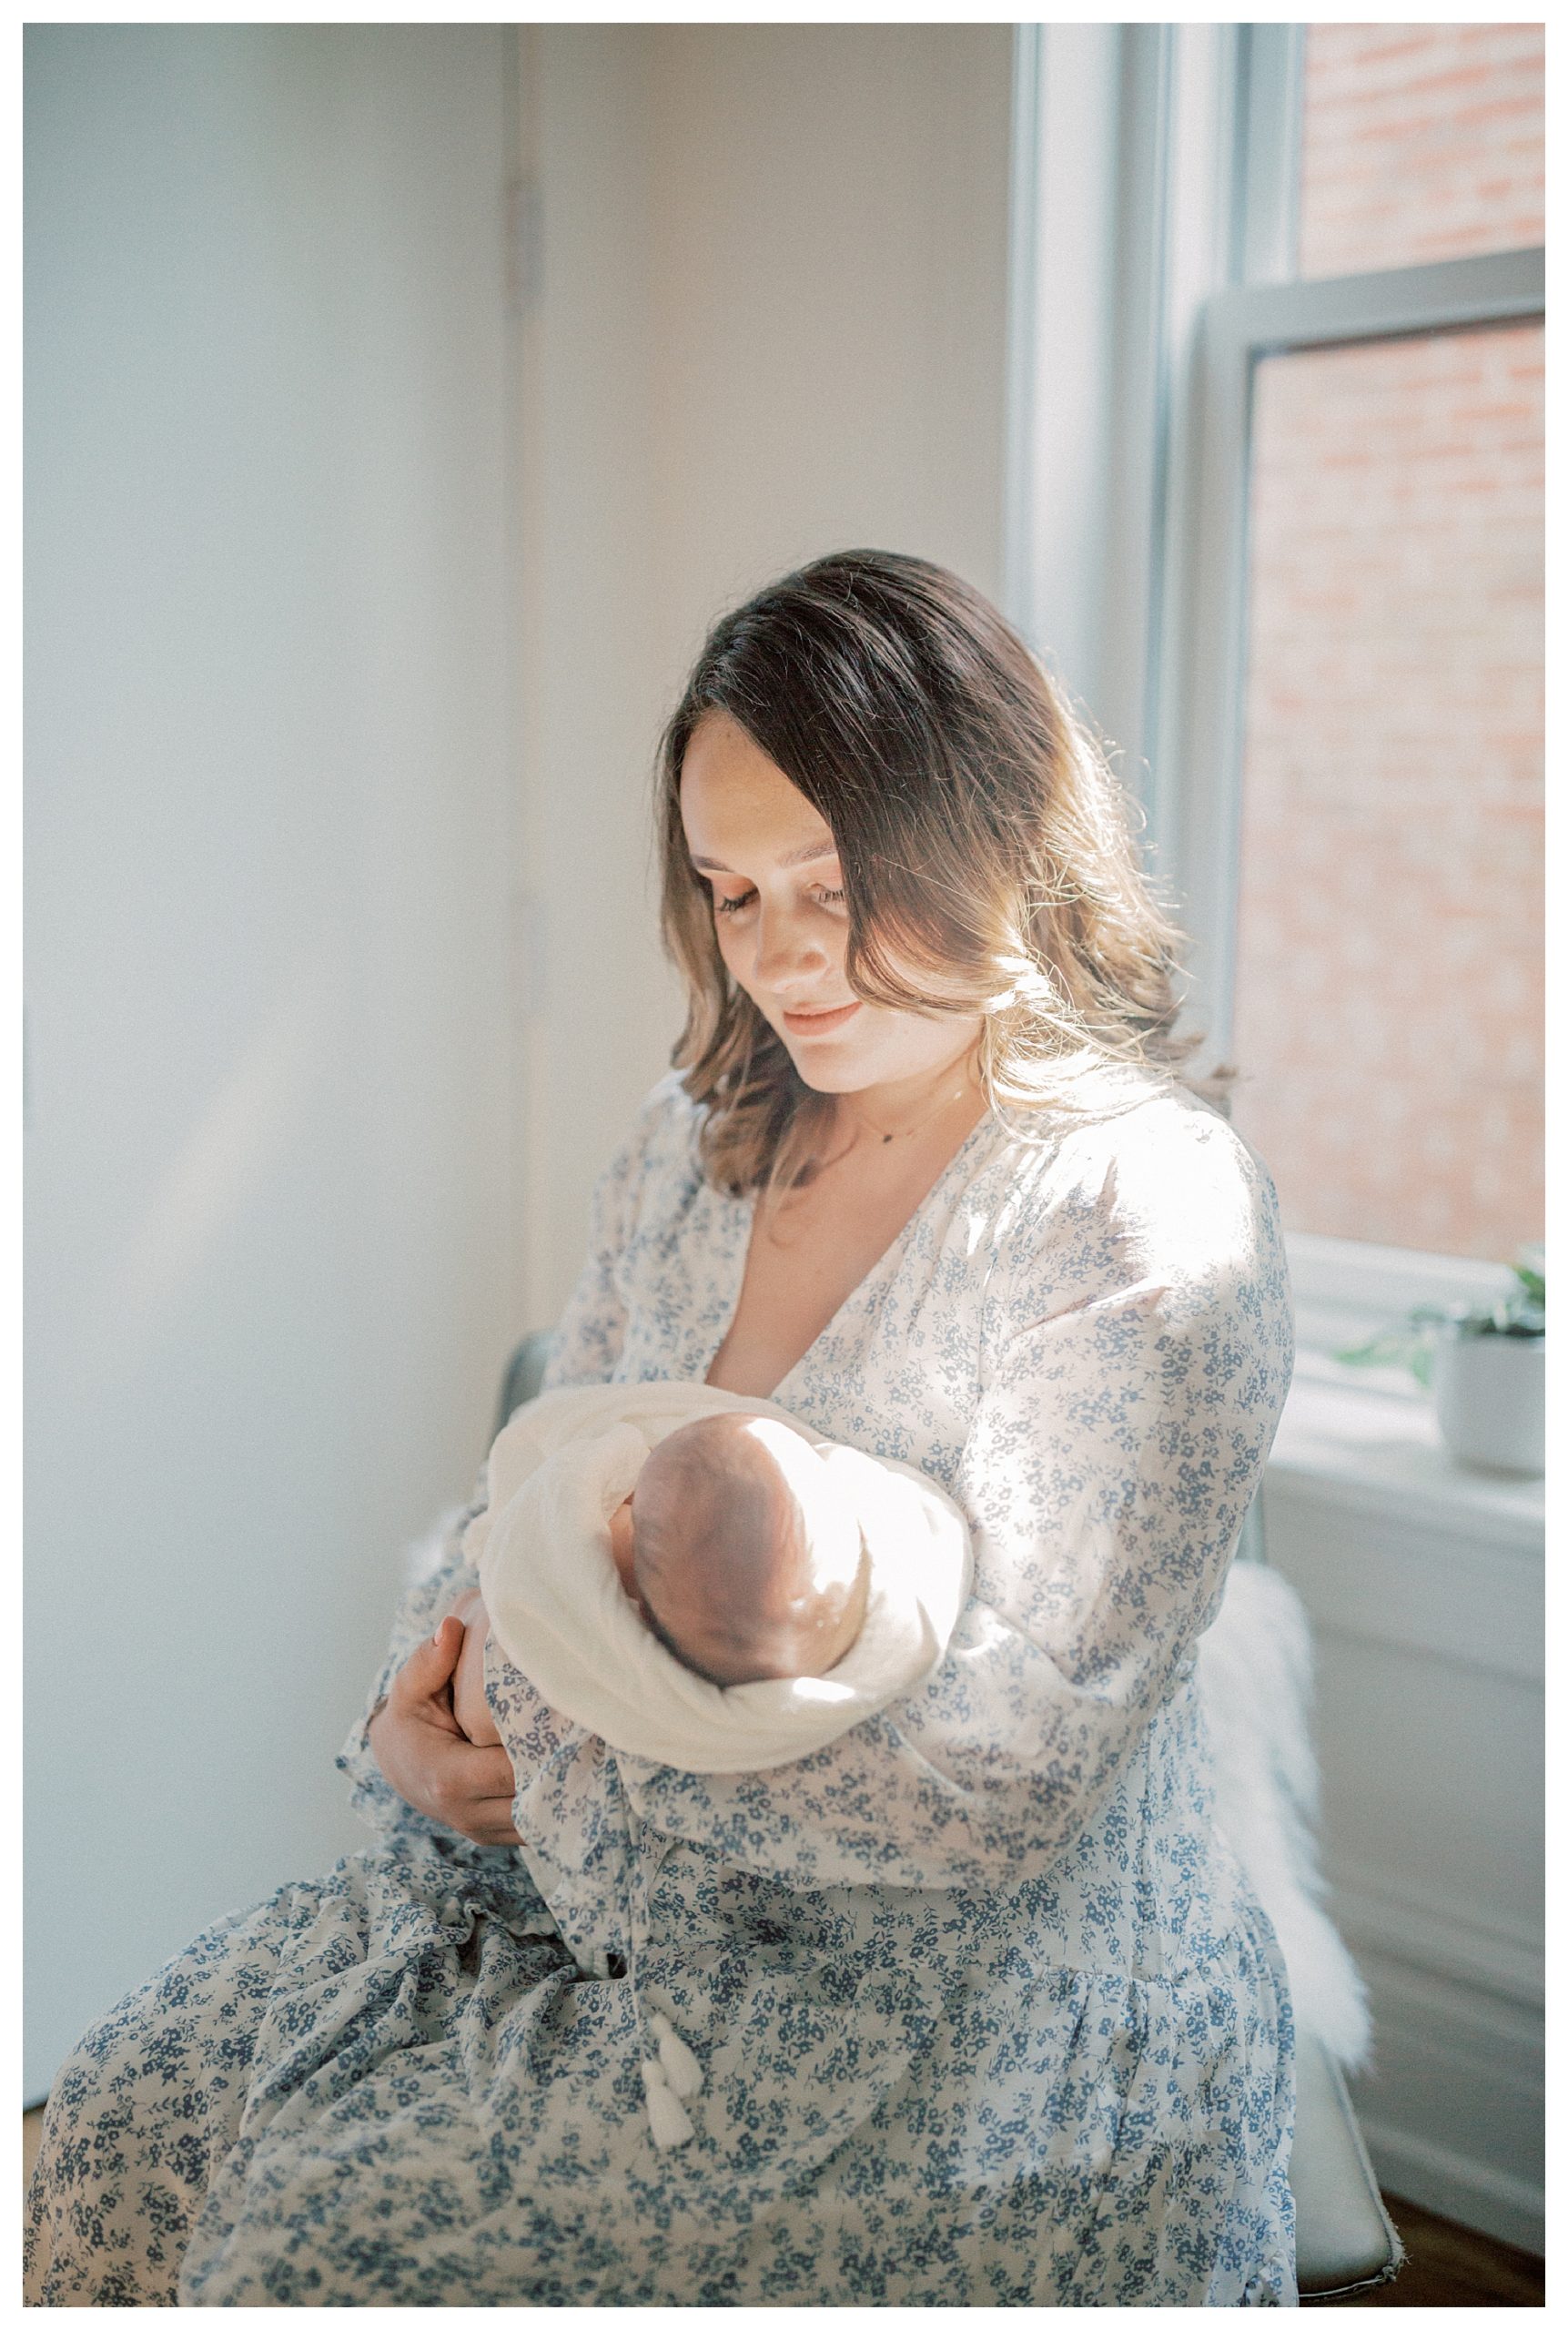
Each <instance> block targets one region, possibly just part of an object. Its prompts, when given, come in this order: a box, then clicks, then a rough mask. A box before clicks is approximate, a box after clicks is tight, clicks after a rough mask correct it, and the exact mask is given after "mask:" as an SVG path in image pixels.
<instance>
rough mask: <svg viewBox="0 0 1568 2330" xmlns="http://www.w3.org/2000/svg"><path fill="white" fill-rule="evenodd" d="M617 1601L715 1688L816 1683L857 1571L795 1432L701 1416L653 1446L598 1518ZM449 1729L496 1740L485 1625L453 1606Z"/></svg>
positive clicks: (851, 1534) (821, 1477)
mask: <svg viewBox="0 0 1568 2330" xmlns="http://www.w3.org/2000/svg"><path fill="white" fill-rule="evenodd" d="M609 1527H610V1550H611V1554H612V1557H613V1559H614V1563H615V1567H616V1570H617V1572H618V1574H619V1575H620V1579H621V1583H622V1587H623V1588H624V1590H625V1593H626V1594H627V1596H629V1598H630V1599H631V1601H632V1604H633V1605H634V1606H635V1607H636V1608H637V1610H638V1612H639V1615H640V1616H642V1621H643V1623H644V1624H645V1625H646V1626H648V1627H649V1628H650V1629H651V1631H652V1633H653V1634H654V1635H656V1636H657V1637H658V1639H659V1640H660V1641H661V1642H662V1643H663V1645H664V1646H665V1648H666V1649H667V1650H669V1651H670V1652H672V1653H673V1656H675V1657H676V1658H678V1659H680V1661H681V1662H682V1664H683V1666H688V1667H690V1668H691V1670H692V1672H693V1674H696V1675H700V1676H703V1677H705V1678H706V1679H707V1680H708V1681H709V1682H711V1683H716V1684H719V1685H721V1686H723V1687H725V1688H729V1687H733V1686H735V1685H737V1684H742V1683H760V1682H767V1681H773V1680H777V1679H779V1678H782V1677H790V1676H821V1675H826V1674H828V1673H829V1672H830V1671H831V1670H832V1669H833V1668H834V1667H835V1666H837V1665H838V1663H839V1661H840V1660H841V1659H842V1658H843V1657H844V1656H845V1653H846V1652H847V1651H848V1650H849V1648H850V1646H851V1645H852V1644H853V1643H854V1642H855V1638H856V1637H857V1636H858V1635H859V1633H860V1629H861V1626H862V1625H863V1623H864V1621H865V1610H866V1598H867V1591H868V1579H869V1561H868V1557H867V1554H866V1547H865V1537H864V1535H863V1533H862V1530H861V1527H860V1524H859V1521H858V1519H857V1517H856V1515H855V1512H854V1510H853V1507H852V1505H851V1503H850V1500H849V1498H848V1497H847V1496H846V1494H845V1491H844V1489H843V1488H842V1486H841V1485H840V1484H839V1483H837V1482H836V1481H835V1479H834V1478H833V1476H832V1475H831V1474H830V1473H829V1472H828V1469H827V1467H826V1466H825V1464H824V1462H823V1459H822V1457H821V1456H819V1455H818V1454H817V1453H816V1451H815V1449H814V1447H813V1446H812V1444H811V1442H810V1440H809V1438H808V1437H807V1435H806V1434H805V1433H804V1432H802V1431H801V1430H800V1429H799V1428H798V1427H797V1426H795V1425H794V1424H790V1423H782V1422H779V1421H776V1420H775V1419H774V1418H773V1417H771V1416H765V1415H755V1414H747V1413H719V1414H713V1415H704V1416H699V1417H698V1418H696V1419H695V1421H694V1422H693V1423H687V1424H683V1425H681V1426H680V1428H679V1429H678V1430H676V1431H674V1432H672V1433H669V1434H667V1436H666V1437H665V1438H664V1439H663V1440H661V1441H660V1442H659V1443H658V1444H657V1446H656V1447H654V1448H653V1449H652V1451H651V1453H650V1454H649V1455H648V1458H647V1460H646V1462H645V1463H644V1464H643V1465H642V1470H641V1472H640V1473H639V1474H638V1475H637V1479H636V1483H635V1484H634V1486H633V1489H632V1494H631V1495H630V1496H628V1497H626V1498H624V1499H623V1500H622V1503H621V1504H619V1505H618V1506H617V1507H616V1509H615V1511H614V1512H613V1513H612V1514H611V1515H610V1522H609ZM456 1615H457V1616H459V1617H460V1618H461V1619H462V1620H463V1624H464V1627H465V1634H464V1639H463V1646H462V1652H461V1655H460V1658H459V1661H458V1666H457V1672H456V1675H455V1676H454V1678H453V1686H452V1704H453V1712H454V1714H455V1715H456V1717H457V1719H458V1722H459V1723H460V1725H461V1727H462V1728H463V1730H464V1731H465V1732H466V1733H467V1734H468V1736H469V1737H470V1739H471V1740H473V1741H474V1742H475V1743H476V1745H479V1746H485V1747H488V1746H491V1745H493V1744H494V1743H495V1741H496V1740H497V1738H498V1737H499V1735H498V1733H497V1731H496V1728H495V1726H494V1724H493V1722H492V1721H491V1715H490V1709H489V1707H487V1705H486V1703H485V1696H484V1646H485V1638H486V1636H487V1634H488V1632H489V1619H488V1615H487V1613H486V1611H485V1607H484V1602H483V1597H482V1596H481V1595H479V1594H477V1593H475V1594H470V1595H467V1596H464V1598H463V1600H462V1601H461V1602H460V1603H459V1604H458V1606H457V1612H456Z"/></svg>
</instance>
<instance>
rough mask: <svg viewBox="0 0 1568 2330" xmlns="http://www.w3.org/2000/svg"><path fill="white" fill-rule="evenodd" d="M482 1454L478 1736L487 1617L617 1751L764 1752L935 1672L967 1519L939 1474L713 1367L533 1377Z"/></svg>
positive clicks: (839, 1726) (466, 1704)
mask: <svg viewBox="0 0 1568 2330" xmlns="http://www.w3.org/2000/svg"><path fill="white" fill-rule="evenodd" d="M488 1475H489V1478H488V1488H489V1496H488V1503H487V1505H486V1508H485V1510H484V1511H483V1512H481V1514H478V1515H477V1516H476V1517H475V1519H474V1520H473V1521H472V1522H471V1523H470V1526H469V1530H468V1533H467V1536H466V1538H465V1541H464V1553H465V1555H466V1558H467V1559H468V1561H469V1562H470V1565H472V1567H473V1568H474V1569H475V1570H476V1571H477V1572H478V1575H479V1579H480V1586H481V1592H480V1593H479V1594H478V1595H470V1596H467V1597H465V1599H464V1600H463V1601H462V1602H461V1603H460V1604H459V1605H458V1608H457V1615H458V1616H460V1617H461V1618H462V1619H463V1620H464V1623H465V1626H466V1628H467V1632H466V1635H465V1639H464V1643H463V1648H462V1654H461V1656H460V1661H459V1666H458V1671H457V1675H456V1677H455V1678H454V1693H453V1698H454V1712H455V1714H456V1717H457V1720H458V1721H459V1723H460V1725H461V1726H462V1727H463V1729H464V1730H465V1731H466V1732H467V1733H468V1734H469V1736H470V1738H473V1739H475V1740H476V1741H478V1742H480V1743H481V1744H484V1745H489V1744H491V1743H493V1741H494V1740H495V1738H496V1736H497V1735H496V1731H495V1727H494V1726H493V1724H492V1722H491V1717H490V1712H489V1709H488V1707H487V1706H486V1704H485V1697H484V1656H485V1640H486V1635H487V1630H488V1631H489V1632H492V1633H493V1634H494V1636H495V1638H496V1642H497V1645H498V1646H499V1648H500V1649H501V1650H502V1651H504V1653H505V1655H506V1657H507V1659H508V1660H509V1661H510V1662H511V1665H512V1666H514V1667H515V1668H516V1669H517V1670H518V1671H519V1672H520V1673H521V1675H522V1676H523V1677H525V1678H526V1679H527V1680H528V1682H529V1683H531V1685H532V1687H534V1688H535V1689H536V1690H537V1691H538V1692H539V1694H540V1696H541V1697H542V1698H543V1699H544V1700H545V1701H546V1703H547V1704H548V1705H549V1706H551V1707H554V1708H555V1709H556V1710H557V1712H558V1713H560V1714H562V1715H565V1716H567V1717H570V1718H571V1719H572V1720H573V1721H574V1722H577V1723H580V1724H582V1726H583V1727H585V1728H586V1729H588V1730H590V1731H592V1732H593V1733H595V1734H596V1735H597V1736H598V1737H601V1738H602V1739H603V1740H605V1741H606V1742H607V1743H608V1744H609V1746H610V1747H613V1748H615V1749H616V1750H618V1751H620V1752H622V1753H624V1754H631V1755H633V1756H639V1757H642V1758H647V1759H649V1760H652V1761H653V1762H658V1763H663V1764H668V1765H672V1766H673V1767H674V1768H676V1769H678V1770H685V1771H693V1772H702V1771H708V1772H719V1771H729V1772H741V1771H761V1770H766V1769H769V1768H773V1767H774V1766H777V1765H779V1764H782V1763H787V1762H792V1761H794V1759H795V1758H798V1757H800V1756H804V1755H808V1754H810V1753H811V1752H812V1751H813V1749H814V1748H816V1747H822V1746H824V1745H825V1744H826V1743H827V1742H828V1741H829V1740H831V1739H833V1738H835V1737H838V1735H839V1734H840V1733H841V1732H843V1731H845V1730H847V1729H848V1728H850V1727H852V1726H853V1725H855V1724H856V1723H858V1722H861V1721H863V1720H864V1719H865V1717H867V1716H868V1715H870V1714H873V1713H875V1711H876V1710H877V1709H878V1708H880V1707H885V1706H886V1705H887V1704H888V1702H889V1701H890V1700H892V1699H894V1698H895V1697H898V1696H899V1695H900V1693H901V1692H903V1691H905V1690H907V1689H909V1688H911V1687H913V1686H914V1684H915V1683H916V1682H917V1681H918V1680H920V1679H921V1677H924V1676H925V1675H926V1674H927V1673H929V1672H930V1670H931V1669H932V1667H933V1666H936V1663H937V1662H938V1661H939V1660H940V1658H941V1657H942V1656H943V1655H944V1653H945V1651H946V1646H947V1641H948V1638H949V1637H950V1636H951V1634H952V1630H953V1627H954V1626H955V1624H956V1619H957V1616H958V1611H959V1609H960V1607H961V1606H962V1604H963V1601H964V1599H965V1597H966V1595H967V1592H968V1584H969V1538H968V1530H967V1526H966V1523H965V1520H964V1516H963V1514H962V1513H961V1512H960V1511H959V1510H958V1508H957V1506H956V1504H953V1502H952V1500H951V1499H950V1498H949V1497H948V1496H947V1495H946V1493H945V1492H944V1491H943V1490H942V1489H940V1488H939V1487H938V1486H937V1485H936V1483H935V1482H934V1481H932V1480H931V1479H930V1478H929V1477H928V1475H927V1474H925V1473H923V1472H921V1471H919V1470H918V1469H917V1468H916V1467H915V1466H913V1465H909V1464H902V1463H900V1462H898V1461H897V1460H896V1459H895V1458H877V1457H872V1456H869V1455H867V1454H865V1453H864V1452H863V1451H861V1450H859V1449H855V1448H849V1447H845V1446H842V1445H840V1444H836V1443H835V1442H832V1441H828V1440H825V1439H824V1438H823V1437H822V1436H821V1434H819V1433H814V1432H813V1431H812V1430H811V1428H810V1427H809V1426H807V1425H806V1424H804V1423H802V1422H801V1421H800V1420H799V1419H798V1418H797V1417H794V1416H792V1415H791V1414H790V1413H789V1412H788V1411H787V1410H786V1409H784V1408H781V1407H778V1406H776V1405H775V1404H774V1403H773V1402H771V1401H767V1400H756V1399H748V1398H744V1397H742V1396H741V1395H739V1394H737V1393H731V1392H723V1391H720V1390H718V1389H716V1388H715V1387H714V1386H713V1385H712V1384H707V1383H666V1382H655V1383H628V1384H595V1385H582V1386H573V1387H571V1388H565V1389H561V1390H558V1391H553V1392H546V1393H541V1395H540V1396H539V1398H537V1399H536V1400H533V1401H531V1402H530V1403H528V1405H527V1406H526V1407H523V1408H521V1409H519V1410H518V1411H517V1413H515V1414H514V1415H513V1416H512V1418H511V1422H510V1423H508V1424H507V1425H506V1426H505V1427H504V1429H503V1430H502V1431H501V1433H498V1434H497V1437H496V1440H495V1444H494V1445H493V1446H492V1448H491V1454H490V1462H489V1466H488Z"/></svg>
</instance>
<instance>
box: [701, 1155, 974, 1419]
mask: <svg viewBox="0 0 1568 2330" xmlns="http://www.w3.org/2000/svg"><path fill="white" fill-rule="evenodd" d="M1000 1121H1001V1120H1000V1119H999V1118H998V1117H997V1115H996V1111H995V1110H994V1109H986V1111H985V1113H984V1114H983V1115H982V1116H981V1117H980V1118H979V1119H978V1120H977V1121H976V1123H975V1124H973V1125H971V1126H970V1128H969V1130H968V1131H967V1132H966V1134H965V1136H964V1138H963V1140H961V1141H960V1142H959V1144H958V1146H957V1148H956V1150H954V1151H953V1154H952V1156H951V1157H950V1158H949V1159H948V1160H947V1162H946V1165H944V1166H943V1168H942V1170H941V1171H940V1172H939V1173H938V1174H937V1176H936V1180H934V1181H933V1182H932V1184H931V1187H930V1188H929V1189H928V1190H926V1194H925V1196H924V1197H923V1198H922V1199H921V1200H920V1201H919V1203H918V1204H917V1205H916V1207H915V1208H914V1209H913V1211H911V1212H910V1214H909V1215H908V1217H907V1219H906V1220H905V1223H904V1226H903V1228H902V1229H901V1230H899V1231H895V1234H894V1235H893V1237H891V1238H890V1239H889V1240H888V1241H887V1243H886V1245H885V1247H884V1248H883V1250H882V1251H881V1253H880V1254H878V1256H877V1257H876V1260H875V1261H874V1262H873V1263H872V1264H871V1265H870V1267H869V1269H868V1270H866V1271H865V1273H864V1274H863V1275H862V1276H861V1277H860V1278H858V1279H857V1280H856V1281H855V1284H854V1285H853V1286H852V1287H851V1288H850V1290H849V1292H848V1293H847V1294H846V1295H845V1298H844V1300H843V1302H841V1303H840V1304H839V1306H838V1308H837V1310H836V1311H835V1312H834V1313H833V1315H832V1317H831V1318H830V1319H829V1320H827V1322H825V1324H824V1326H823V1327H822V1328H820V1329H819V1331H818V1332H817V1333H816V1334H815V1335H814V1336H813V1338H812V1340H811V1342H809V1343H807V1345H806V1347H805V1349H804V1351H803V1352H801V1354H800V1357H799V1358H798V1359H797V1360H796V1361H795V1362H794V1365H793V1366H792V1367H790V1368H788V1369H786V1370H785V1372H784V1374H783V1375H781V1376H780V1378H779V1380H778V1382H777V1383H775V1384H774V1387H773V1390H772V1391H771V1392H756V1393H749V1394H748V1395H747V1396H748V1397H749V1398H753V1399H759V1400H761V1399H766V1400H772V1401H774V1402H776V1403H777V1404H778V1405H780V1406H781V1407H782V1406H787V1405H788V1403H787V1401H786V1400H785V1399H784V1390H785V1387H786V1385H788V1384H789V1383H793V1382H794V1378H795V1377H796V1376H797V1375H798V1374H799V1373H801V1371H802V1369H803V1368H804V1366H805V1363H806V1362H807V1361H808V1360H809V1359H810V1358H811V1356H812V1354H813V1353H814V1352H815V1351H816V1349H817V1347H818V1345H819V1344H821V1343H824V1342H826V1340H827V1338H828V1336H829V1335H831V1334H833V1333H834V1332H835V1331H836V1329H837V1328H838V1326H839V1324H840V1322H842V1321H843V1320H844V1318H845V1316H846V1314H847V1313H848V1312H850V1311H852V1310H853V1309H854V1308H855V1306H856V1305H857V1304H858V1303H859V1302H861V1300H862V1298H863V1297H864V1296H865V1294H866V1293H867V1292H869V1291H870V1289H871V1288H872V1287H873V1286H874V1285H875V1282H876V1281H878V1280H879V1279H881V1278H882V1277H883V1275H884V1274H886V1275H887V1276H889V1277H892V1276H894V1275H895V1273H896V1271H897V1269H898V1265H899V1263H900V1261H902V1260H903V1253H904V1249H905V1246H906V1245H907V1244H908V1243H909V1241H910V1240H911V1239H912V1238H913V1236H914V1234H915V1227H916V1223H917V1222H918V1221H919V1220H920V1217H921V1215H922V1214H923V1213H924V1212H925V1211H926V1208H927V1206H929V1205H932V1204H933V1203H935V1201H936V1198H937V1197H938V1196H939V1194H940V1193H941V1191H942V1190H943V1189H944V1188H945V1187H946V1184H947V1182H948V1181H949V1180H951V1179H952V1177H953V1175H954V1174H955V1173H956V1171H957V1170H958V1168H959V1166H960V1165H961V1164H962V1163H963V1162H964V1160H965V1159H966V1157H967V1156H968V1154H969V1152H970V1150H972V1149H973V1148H974V1147H975V1146H976V1142H977V1141H978V1140H980V1138H981V1136H982V1134H984V1133H985V1132H986V1131H987V1130H989V1129H990V1128H991V1127H992V1126H995V1125H999V1124H1000ZM727 1202H728V1204H729V1205H730V1206H731V1208H732V1209H733V1213H734V1215H735V1217H736V1219H737V1221H738V1224H739V1230H740V1235H739V1237H738V1239H737V1241H736V1242H735V1248H734V1250H733V1251H732V1253H731V1256H730V1285H729V1289H728V1292H727V1296H726V1300H725V1303H724V1313H723V1320H722V1321H721V1322H720V1325H719V1332H718V1333H717V1335H716V1336H715V1337H714V1338H713V1342H711V1343H710V1345H709V1349H708V1355H707V1358H706V1359H705V1360H704V1361H703V1368H702V1375H701V1380H702V1382H703V1383H706V1382H707V1380H708V1370H709V1368H711V1367H712V1365H713V1362H714V1360H715V1359H717V1357H718V1355H719V1353H720V1352H721V1351H723V1347H724V1342H725V1338H726V1337H727V1336H728V1334H729V1332H730V1329H731V1328H732V1327H733V1325H734V1323H735V1314H736V1313H737V1312H738V1311H739V1310H740V1307H741V1296H742V1294H743V1292H744V1289H745V1283H746V1265H747V1263H748V1262H749V1261H750V1260H751V1251H752V1235H753V1232H754V1230H755V1228H756V1218H757V1192H756V1190H752V1191H750V1192H749V1194H748V1195H746V1196H745V1197H740V1198H730V1199H729V1200H727ZM714 1388H715V1389H717V1388H718V1387H717V1386H715V1387H714Z"/></svg>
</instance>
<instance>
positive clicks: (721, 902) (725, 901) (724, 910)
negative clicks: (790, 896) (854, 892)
mask: <svg viewBox="0 0 1568 2330" xmlns="http://www.w3.org/2000/svg"><path fill="white" fill-rule="evenodd" d="M756 895H757V894H756V892H755V891H754V890H743V891H742V892H741V894H740V896H739V897H734V898H722V897H720V896H719V894H718V892H717V891H716V890H715V891H714V892H713V912H714V913H715V914H739V913H740V912H741V910H742V908H743V907H749V906H750V905H751V904H752V902H753V901H754V898H755V897H756ZM816 895H817V901H818V904H819V905H822V906H827V907H841V906H842V905H843V904H844V892H843V891H842V890H827V889H821V888H819V889H818V891H817V894H816Z"/></svg>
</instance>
